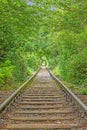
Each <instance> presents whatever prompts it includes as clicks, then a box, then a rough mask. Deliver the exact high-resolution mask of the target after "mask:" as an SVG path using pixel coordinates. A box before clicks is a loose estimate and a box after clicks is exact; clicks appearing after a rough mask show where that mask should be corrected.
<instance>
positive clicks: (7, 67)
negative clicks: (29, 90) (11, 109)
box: [0, 0, 87, 87]
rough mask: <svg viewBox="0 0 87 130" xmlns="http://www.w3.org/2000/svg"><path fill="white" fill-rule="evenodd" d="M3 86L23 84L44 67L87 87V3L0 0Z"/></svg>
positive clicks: (75, 0)
mask: <svg viewBox="0 0 87 130" xmlns="http://www.w3.org/2000/svg"><path fill="white" fill-rule="evenodd" d="M0 12H1V13H0V28H1V29H0V87H8V86H14V84H18V83H22V82H24V81H25V80H26V79H27V78H28V77H29V76H30V75H31V74H32V73H33V72H34V71H35V70H36V69H37V68H38V67H39V66H40V64H41V59H42V58H43V59H45V60H46V61H47V65H48V67H50V69H51V70H52V71H53V72H54V73H55V74H56V75H58V76H59V77H61V78H62V79H63V80H65V81H67V82H70V83H73V84H77V85H81V86H84V87H86V86H87V1H86V0H31V1H30V0H0Z"/></svg>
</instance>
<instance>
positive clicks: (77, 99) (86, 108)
mask: <svg viewBox="0 0 87 130" xmlns="http://www.w3.org/2000/svg"><path fill="white" fill-rule="evenodd" d="M47 70H48V72H49V73H50V75H51V76H52V77H53V79H54V80H56V81H57V82H58V83H59V84H60V85H61V88H62V89H63V90H64V91H65V92H66V94H68V95H69V96H70V97H71V99H73V101H74V102H76V104H78V106H79V107H80V108H81V110H83V112H84V113H85V114H87V106H86V105H85V104H84V103H83V102H82V101H81V100H80V99H79V98H78V97H77V96H76V95H75V94H74V93H73V92H72V91H71V90H70V89H69V88H67V86H65V85H64V84H63V83H62V82H61V81H60V80H59V79H58V78H57V77H56V76H55V75H54V74H53V73H52V72H51V71H50V70H49V69H48V68H47Z"/></svg>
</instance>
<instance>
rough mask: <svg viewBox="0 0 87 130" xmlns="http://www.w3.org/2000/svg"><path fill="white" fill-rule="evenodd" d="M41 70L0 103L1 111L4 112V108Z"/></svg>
mask: <svg viewBox="0 0 87 130" xmlns="http://www.w3.org/2000/svg"><path fill="white" fill-rule="evenodd" d="M39 70H40V68H39V69H38V70H37V71H36V72H35V73H34V74H33V75H32V76H31V77H30V78H29V79H28V80H27V81H26V82H25V83H24V84H22V85H21V86H20V87H19V88H18V89H17V90H16V91H15V92H14V93H12V94H11V95H10V96H9V97H8V98H7V99H6V100H5V101H4V102H3V103H2V104H1V105H0V113H2V112H3V110H4V109H5V108H6V107H7V106H8V105H9V104H10V102H11V101H12V100H13V99H14V98H15V97H16V96H18V95H19V94H20V93H21V92H22V90H23V89H24V88H25V87H26V85H27V84H28V83H29V82H30V81H31V80H32V79H33V78H34V77H35V76H36V74H37V73H38V71H39Z"/></svg>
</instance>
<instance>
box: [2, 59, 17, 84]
mask: <svg viewBox="0 0 87 130" xmlns="http://www.w3.org/2000/svg"><path fill="white" fill-rule="evenodd" d="M14 68H15V66H12V65H11V62H10V61H9V60H6V61H5V62H4V63H3V64H1V65H0V85H4V82H9V80H10V79H12V76H13V70H14ZM8 79H9V80H8Z"/></svg>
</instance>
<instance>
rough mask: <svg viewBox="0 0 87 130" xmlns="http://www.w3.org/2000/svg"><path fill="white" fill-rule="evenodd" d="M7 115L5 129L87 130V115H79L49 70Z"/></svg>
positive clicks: (42, 73) (15, 103) (4, 122)
mask: <svg viewBox="0 0 87 130" xmlns="http://www.w3.org/2000/svg"><path fill="white" fill-rule="evenodd" d="M5 114H6V115H5ZM5 114H4V113H3V114H2V115H1V119H2V120H3V121H2V123H3V126H1V130H54V129H56V130H83V129H84V130H87V124H86V123H87V119H86V118H87V116H82V115H79V113H78V112H77V107H76V106H75V105H74V104H73V103H72V102H71V101H70V100H68V99H67V97H66V94H65V93H64V91H63V90H62V89H61V87H59V86H58V84H57V83H56V81H55V80H54V79H53V78H52V77H51V76H50V74H49V72H48V71H47V70H46V69H45V68H42V69H41V70H40V71H39V73H38V74H37V75H36V77H35V79H34V80H33V82H32V84H31V85H30V86H27V88H26V90H25V91H24V92H23V93H22V95H21V97H20V98H19V100H17V99H16V102H14V103H13V106H10V108H9V111H8V110H6V111H5Z"/></svg>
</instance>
